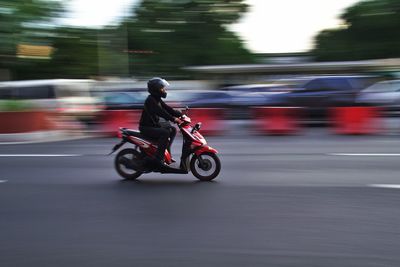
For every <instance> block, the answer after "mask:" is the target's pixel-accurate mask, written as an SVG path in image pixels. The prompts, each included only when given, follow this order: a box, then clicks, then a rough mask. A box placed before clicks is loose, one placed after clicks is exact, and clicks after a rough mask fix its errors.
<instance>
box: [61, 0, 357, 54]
mask: <svg viewBox="0 0 400 267" xmlns="http://www.w3.org/2000/svg"><path fill="white" fill-rule="evenodd" d="M94 2H96V4H95V7H93V3H94ZM138 2H139V0H112V1H95V0H71V1H70V4H69V6H68V8H69V10H70V11H71V13H70V17H69V18H68V19H67V21H66V22H67V23H68V24H70V25H75V26H86V27H101V26H104V25H107V24H112V23H117V22H118V19H119V18H120V17H121V16H123V15H127V14H128V11H129V10H130V9H131V8H132V7H133V6H134V5H136V4H138ZM357 2H359V0H246V3H247V4H249V6H250V8H249V11H248V12H247V13H246V14H245V15H244V16H243V17H242V18H241V19H240V21H239V22H238V23H236V24H235V25H231V26H230V27H229V28H230V29H231V30H233V31H235V32H236V33H237V34H238V35H239V37H240V38H241V39H242V40H243V41H244V42H245V45H246V47H247V48H248V49H250V50H251V51H252V52H256V53H285V52H305V51H308V50H310V49H311V48H312V46H313V38H314V36H315V35H316V34H317V33H318V32H319V31H321V30H323V29H327V28H336V27H339V26H340V25H342V24H343V23H342V22H341V21H340V20H339V16H340V14H341V13H342V12H343V11H344V10H345V9H346V8H347V7H349V6H351V5H353V4H355V3H357Z"/></svg>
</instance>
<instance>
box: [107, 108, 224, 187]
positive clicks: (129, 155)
mask: <svg viewBox="0 0 400 267" xmlns="http://www.w3.org/2000/svg"><path fill="white" fill-rule="evenodd" d="M181 120H182V121H183V122H182V123H181V124H179V125H178V127H179V129H180V132H181V133H182V136H183V146H182V155H181V160H180V167H179V168H174V167H171V166H170V164H171V163H172V161H171V155H170V153H169V152H168V150H165V166H163V167H157V168H155V167H153V166H151V164H150V163H149V160H147V159H149V158H153V157H154V155H155V153H156V151H157V143H156V141H154V140H151V139H149V138H148V137H146V136H144V135H142V134H141V133H140V132H139V131H136V130H131V129H127V128H120V129H119V137H120V138H121V139H122V140H121V142H120V143H119V144H117V145H115V146H114V148H113V149H112V151H111V153H110V154H112V153H114V152H115V151H117V150H118V149H119V148H121V147H122V146H123V145H124V144H125V143H131V144H133V145H134V146H135V147H134V148H125V149H123V150H121V151H120V152H119V153H118V154H117V156H116V157H115V169H116V170H117V172H118V174H119V175H121V176H122V177H123V178H125V179H127V180H134V179H136V178H138V177H139V176H140V175H142V174H144V173H150V172H159V173H176V174H187V173H189V171H191V172H192V173H193V175H194V176H195V177H196V178H197V179H199V180H201V181H211V180H213V179H214V178H215V177H217V176H218V174H219V172H220V171H221V162H220V160H219V158H218V156H217V153H218V151H217V150H216V149H214V148H212V147H210V146H208V145H207V142H206V140H205V138H204V137H203V136H202V135H201V134H200V132H199V130H200V128H201V123H197V124H196V125H194V126H192V125H191V120H190V118H189V117H187V116H186V115H183V116H182V117H181Z"/></svg>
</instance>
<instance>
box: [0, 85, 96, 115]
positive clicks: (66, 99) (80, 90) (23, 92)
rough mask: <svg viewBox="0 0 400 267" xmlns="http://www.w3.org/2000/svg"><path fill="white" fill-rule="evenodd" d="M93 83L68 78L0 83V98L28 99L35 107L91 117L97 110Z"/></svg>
mask: <svg viewBox="0 0 400 267" xmlns="http://www.w3.org/2000/svg"><path fill="white" fill-rule="evenodd" d="M92 84H93V81H92V80H68V79H55V80H30V81H9V82H0V99H1V100H27V101H29V103H30V104H31V105H32V106H33V107H34V108H38V109H46V110H58V111H60V112H62V113H64V114H66V115H71V116H75V117H77V118H79V119H82V120H90V119H92V118H94V116H95V115H96V113H97V112H98V111H99V110H100V109H99V106H98V104H99V99H98V98H96V97H94V96H93V95H92V94H91V88H92Z"/></svg>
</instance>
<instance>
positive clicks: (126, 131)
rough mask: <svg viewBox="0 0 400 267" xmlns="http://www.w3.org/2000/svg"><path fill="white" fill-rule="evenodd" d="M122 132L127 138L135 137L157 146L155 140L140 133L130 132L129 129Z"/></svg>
mask: <svg viewBox="0 0 400 267" xmlns="http://www.w3.org/2000/svg"><path fill="white" fill-rule="evenodd" d="M124 132H125V133H126V134H127V135H129V136H135V137H138V138H141V139H144V140H147V141H149V142H151V143H153V144H157V139H153V138H150V137H148V136H146V135H144V134H142V133H141V132H140V131H137V130H131V129H124Z"/></svg>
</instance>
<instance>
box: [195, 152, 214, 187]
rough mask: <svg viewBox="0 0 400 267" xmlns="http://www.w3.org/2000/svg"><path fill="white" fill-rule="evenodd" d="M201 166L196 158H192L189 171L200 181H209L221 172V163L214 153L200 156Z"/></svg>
mask: <svg viewBox="0 0 400 267" xmlns="http://www.w3.org/2000/svg"><path fill="white" fill-rule="evenodd" d="M200 156H201V158H202V162H203V164H201V163H200V160H199V157H198V156H196V155H195V156H193V157H192V159H191V160H190V170H191V171H192V173H193V175H194V176H195V177H196V178H197V179H199V180H200V181H211V180H213V179H214V178H215V177H217V176H218V174H219V172H220V171H221V162H220V160H219V158H218V156H217V155H215V154H214V153H208V152H206V153H202V154H200Z"/></svg>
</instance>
